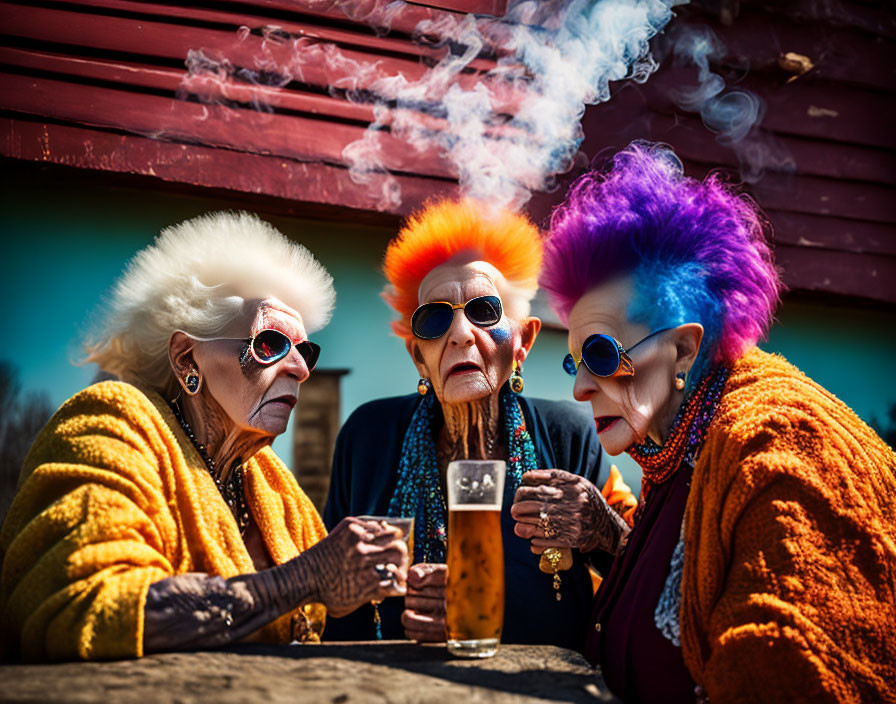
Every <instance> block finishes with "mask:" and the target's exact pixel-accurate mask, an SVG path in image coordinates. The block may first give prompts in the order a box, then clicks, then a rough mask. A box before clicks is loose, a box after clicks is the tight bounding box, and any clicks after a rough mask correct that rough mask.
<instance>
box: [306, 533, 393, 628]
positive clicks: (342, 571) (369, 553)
mask: <svg viewBox="0 0 896 704" xmlns="http://www.w3.org/2000/svg"><path fill="white" fill-rule="evenodd" d="M302 555H305V556H307V559H308V561H309V564H310V565H311V567H312V570H313V573H314V577H315V583H316V600H317V601H320V602H321V603H323V604H324V606H326V607H327V611H328V613H330V614H331V615H333V616H336V617H339V616H345V615H346V614H349V613H351V612H352V611H354V610H355V609H357V608H358V607H359V606H361V605H362V604H365V603H367V602H369V601H371V600H377V601H380V600H382V599H385V598H386V597H389V596H404V594H405V592H406V583H407V571H408V548H407V544H406V543H405V541H404V539H403V538H402V535H401V530H400V529H398V528H395V527H393V526H389V525H385V524H378V523H376V522H374V521H362V520H360V519H358V518H344V519H343V520H342V521H340V523H339V525H337V526H336V527H335V528H334V529H333V531H332V532H331V533H330V534H329V535H328V536H327V537H326V538H324V539H323V540H321V541H320V542H319V543H317V544H316V545H314V546H313V547H311V548H309V549H308V550H306V551H305V552H304V553H302ZM377 565H385V566H386V568H387V569H388V570H389V572H390V573H391V575H392V578H391V579H383V578H382V577H381V576H380V575H379V574H378V572H377V570H376V569H375V568H376V566H377Z"/></svg>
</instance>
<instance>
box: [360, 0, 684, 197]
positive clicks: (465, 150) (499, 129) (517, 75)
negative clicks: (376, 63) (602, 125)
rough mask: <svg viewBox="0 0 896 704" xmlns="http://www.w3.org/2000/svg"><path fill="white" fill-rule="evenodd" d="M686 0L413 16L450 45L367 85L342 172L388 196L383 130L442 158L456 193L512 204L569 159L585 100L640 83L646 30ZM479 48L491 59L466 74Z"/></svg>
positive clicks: (396, 193)
mask: <svg viewBox="0 0 896 704" xmlns="http://www.w3.org/2000/svg"><path fill="white" fill-rule="evenodd" d="M686 1H687V0H597V1H594V0H592V1H590V2H586V1H584V0H573V1H570V0H551V1H546V2H534V1H531V0H529V1H525V2H513V3H511V4H510V7H509V8H508V11H507V13H506V14H505V16H504V17H502V18H493V17H483V16H475V15H467V16H465V17H462V18H460V19H458V18H456V17H455V16H452V15H447V14H446V15H445V16H443V17H442V18H441V19H440V20H438V21H428V22H423V23H421V24H420V25H419V26H418V27H417V31H416V36H417V38H418V40H420V41H424V40H426V39H427V38H431V37H436V38H438V46H443V47H448V48H449V51H448V53H447V54H446V55H445V57H444V58H443V59H442V60H441V61H440V62H439V63H438V64H437V65H435V66H434V67H432V68H431V69H430V70H428V71H427V72H426V73H425V74H424V75H423V76H422V77H421V78H419V79H417V80H414V81H408V80H405V79H404V78H402V77H399V78H390V79H386V80H384V81H381V82H378V83H376V84H375V85H373V86H372V91H371V92H372V94H373V95H374V96H375V104H376V106H377V107H376V120H375V122H374V123H373V124H371V126H370V129H368V130H367V132H366V133H365V135H364V137H363V138H362V139H361V140H358V141H357V142H354V143H352V144H350V145H348V147H346V149H345V151H344V152H343V156H344V157H345V160H346V162H347V163H348V164H349V166H350V170H351V174H352V177H353V178H354V179H355V180H356V181H357V182H359V183H366V184H369V185H370V186H371V187H372V188H375V189H376V190H377V192H378V193H379V194H380V196H381V202H380V206H381V207H395V206H397V205H398V203H399V200H400V197H401V195H400V187H399V185H398V182H397V180H396V179H395V178H393V177H392V176H391V175H390V174H388V173H386V171H385V163H386V161H387V159H386V156H387V152H388V147H387V144H388V142H387V140H386V134H387V130H388V134H389V135H390V136H391V137H398V138H399V139H400V140H402V141H403V142H405V143H407V144H409V145H411V146H412V147H413V149H415V150H416V151H417V152H418V153H424V152H427V153H436V154H439V155H441V156H442V158H444V159H446V160H447V162H448V163H449V164H450V165H451V167H452V172H453V173H454V174H455V175H456V176H457V178H458V179H459V181H460V186H461V190H462V192H463V193H465V194H469V195H473V196H476V197H478V198H482V199H484V200H486V201H487V202H489V203H493V204H495V205H499V206H507V207H511V208H520V207H522V206H523V205H525V203H526V202H527V201H528V199H529V196H530V194H531V192H532V191H533V190H537V189H542V188H545V187H547V186H549V185H550V180H551V178H552V176H554V175H555V174H560V173H564V172H566V171H568V170H569V169H570V167H571V166H572V164H573V160H574V158H575V155H576V153H577V151H578V148H579V145H580V144H581V142H582V132H581V126H580V121H581V118H582V115H583V113H584V111H585V106H586V105H589V104H594V103H598V102H602V101H605V100H607V99H608V98H609V97H610V91H609V83H610V81H615V80H620V79H623V78H630V79H632V80H635V81H639V82H643V81H645V80H647V78H648V76H649V75H650V74H651V73H652V72H653V71H654V70H655V69H656V63H655V62H654V60H653V58H652V57H651V55H650V48H649V41H650V39H651V37H653V36H654V35H655V34H656V33H657V32H659V31H660V30H661V29H662V28H663V27H664V26H665V25H666V24H667V23H668V22H669V20H670V19H671V17H672V10H671V8H672V7H673V6H675V5H679V4H683V3H684V2H686ZM483 51H486V52H487V53H488V54H491V55H494V56H496V57H497V59H496V61H495V66H494V68H492V69H491V70H488V71H486V72H480V73H479V74H478V75H477V76H476V79H475V81H471V80H469V76H470V74H469V73H468V72H467V71H468V69H469V67H470V65H471V63H472V62H473V61H474V59H476V58H477V57H479V56H480V54H482V53H483ZM464 79H467V80H464ZM370 94H371V93H366V94H365V97H367V98H369V96H370Z"/></svg>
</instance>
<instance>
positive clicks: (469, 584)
mask: <svg viewBox="0 0 896 704" xmlns="http://www.w3.org/2000/svg"><path fill="white" fill-rule="evenodd" d="M504 472H505V464H504V462H503V461H500V460H497V461H491V460H460V461H457V462H452V463H451V464H449V465H448V477H447V484H448V589H447V593H446V619H445V620H446V625H447V631H448V652H450V653H451V654H452V655H457V656H459V657H466V658H487V657H491V656H492V655H494V654H495V653H496V652H498V643H499V642H500V641H501V627H502V626H503V625H504V543H503V541H502V540H501V501H502V498H503V496H504Z"/></svg>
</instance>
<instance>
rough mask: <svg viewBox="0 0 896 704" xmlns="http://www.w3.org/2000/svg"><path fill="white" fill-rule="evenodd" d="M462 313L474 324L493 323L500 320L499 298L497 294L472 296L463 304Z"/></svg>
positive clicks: (487, 324) (485, 324) (486, 324)
mask: <svg viewBox="0 0 896 704" xmlns="http://www.w3.org/2000/svg"><path fill="white" fill-rule="evenodd" d="M464 313H465V314H466V316H467V318H469V319H470V322H471V323H473V324H474V325H479V326H489V325H494V324H495V323H497V322H498V321H499V320H501V299H500V298H498V297H497V296H480V297H479V298H474V299H472V300H471V301H468V302H467V305H465V306H464Z"/></svg>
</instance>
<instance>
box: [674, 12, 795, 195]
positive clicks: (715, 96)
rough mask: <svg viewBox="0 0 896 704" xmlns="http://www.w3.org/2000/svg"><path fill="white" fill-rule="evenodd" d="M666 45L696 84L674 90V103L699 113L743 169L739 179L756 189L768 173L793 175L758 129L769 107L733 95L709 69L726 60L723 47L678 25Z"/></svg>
mask: <svg viewBox="0 0 896 704" xmlns="http://www.w3.org/2000/svg"><path fill="white" fill-rule="evenodd" d="M666 39H667V41H666V42H664V43H666V44H667V45H668V47H669V50H670V51H671V53H672V55H673V57H674V62H675V63H676V64H677V65H680V66H682V65H683V66H694V67H696V69H697V82H696V84H693V85H678V86H676V87H675V88H672V89H671V90H670V91H669V92H670V96H669V97H670V98H671V99H672V100H673V102H674V103H675V104H676V105H677V106H678V107H679V108H681V109H682V110H686V111H688V112H695V113H699V115H700V117H701V119H702V120H703V124H704V125H705V126H706V127H707V129H709V130H710V131H712V132H714V133H715V134H716V135H717V136H716V140H717V141H718V142H719V144H721V145H723V146H725V147H728V148H730V149H732V150H733V151H734V153H735V155H736V156H737V158H738V161H739V164H740V176H741V178H742V179H743V180H744V181H746V182H747V183H756V182H757V181H759V180H760V179H761V178H762V175H763V174H764V173H765V171H766V169H768V168H773V169H775V170H778V171H793V170H795V168H796V162H795V161H794V160H793V158H792V157H791V156H790V154H789V153H788V152H787V150H786V149H784V148H783V147H782V146H781V145H780V144H779V143H778V142H777V141H776V140H774V139H773V138H772V136H771V135H769V134H767V133H763V132H762V131H761V129H760V126H761V124H762V118H763V117H764V116H765V102H764V101H763V100H762V98H760V97H759V96H758V95H756V94H755V93H753V92H752V91H748V90H744V89H729V88H728V87H727V86H726V83H725V79H724V78H722V76H721V75H719V74H718V73H714V72H713V70H712V68H711V66H710V64H711V63H713V62H716V63H717V62H721V61H723V60H724V59H725V58H726V49H725V44H724V43H723V42H722V41H721V40H720V39H719V38H718V36H716V34H715V33H714V32H713V31H712V30H711V29H710V28H709V27H707V26H705V25H697V26H689V25H677V26H676V27H674V28H673V29H672V30H671V31H670V32H669V34H668V37H667V38H666Z"/></svg>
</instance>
